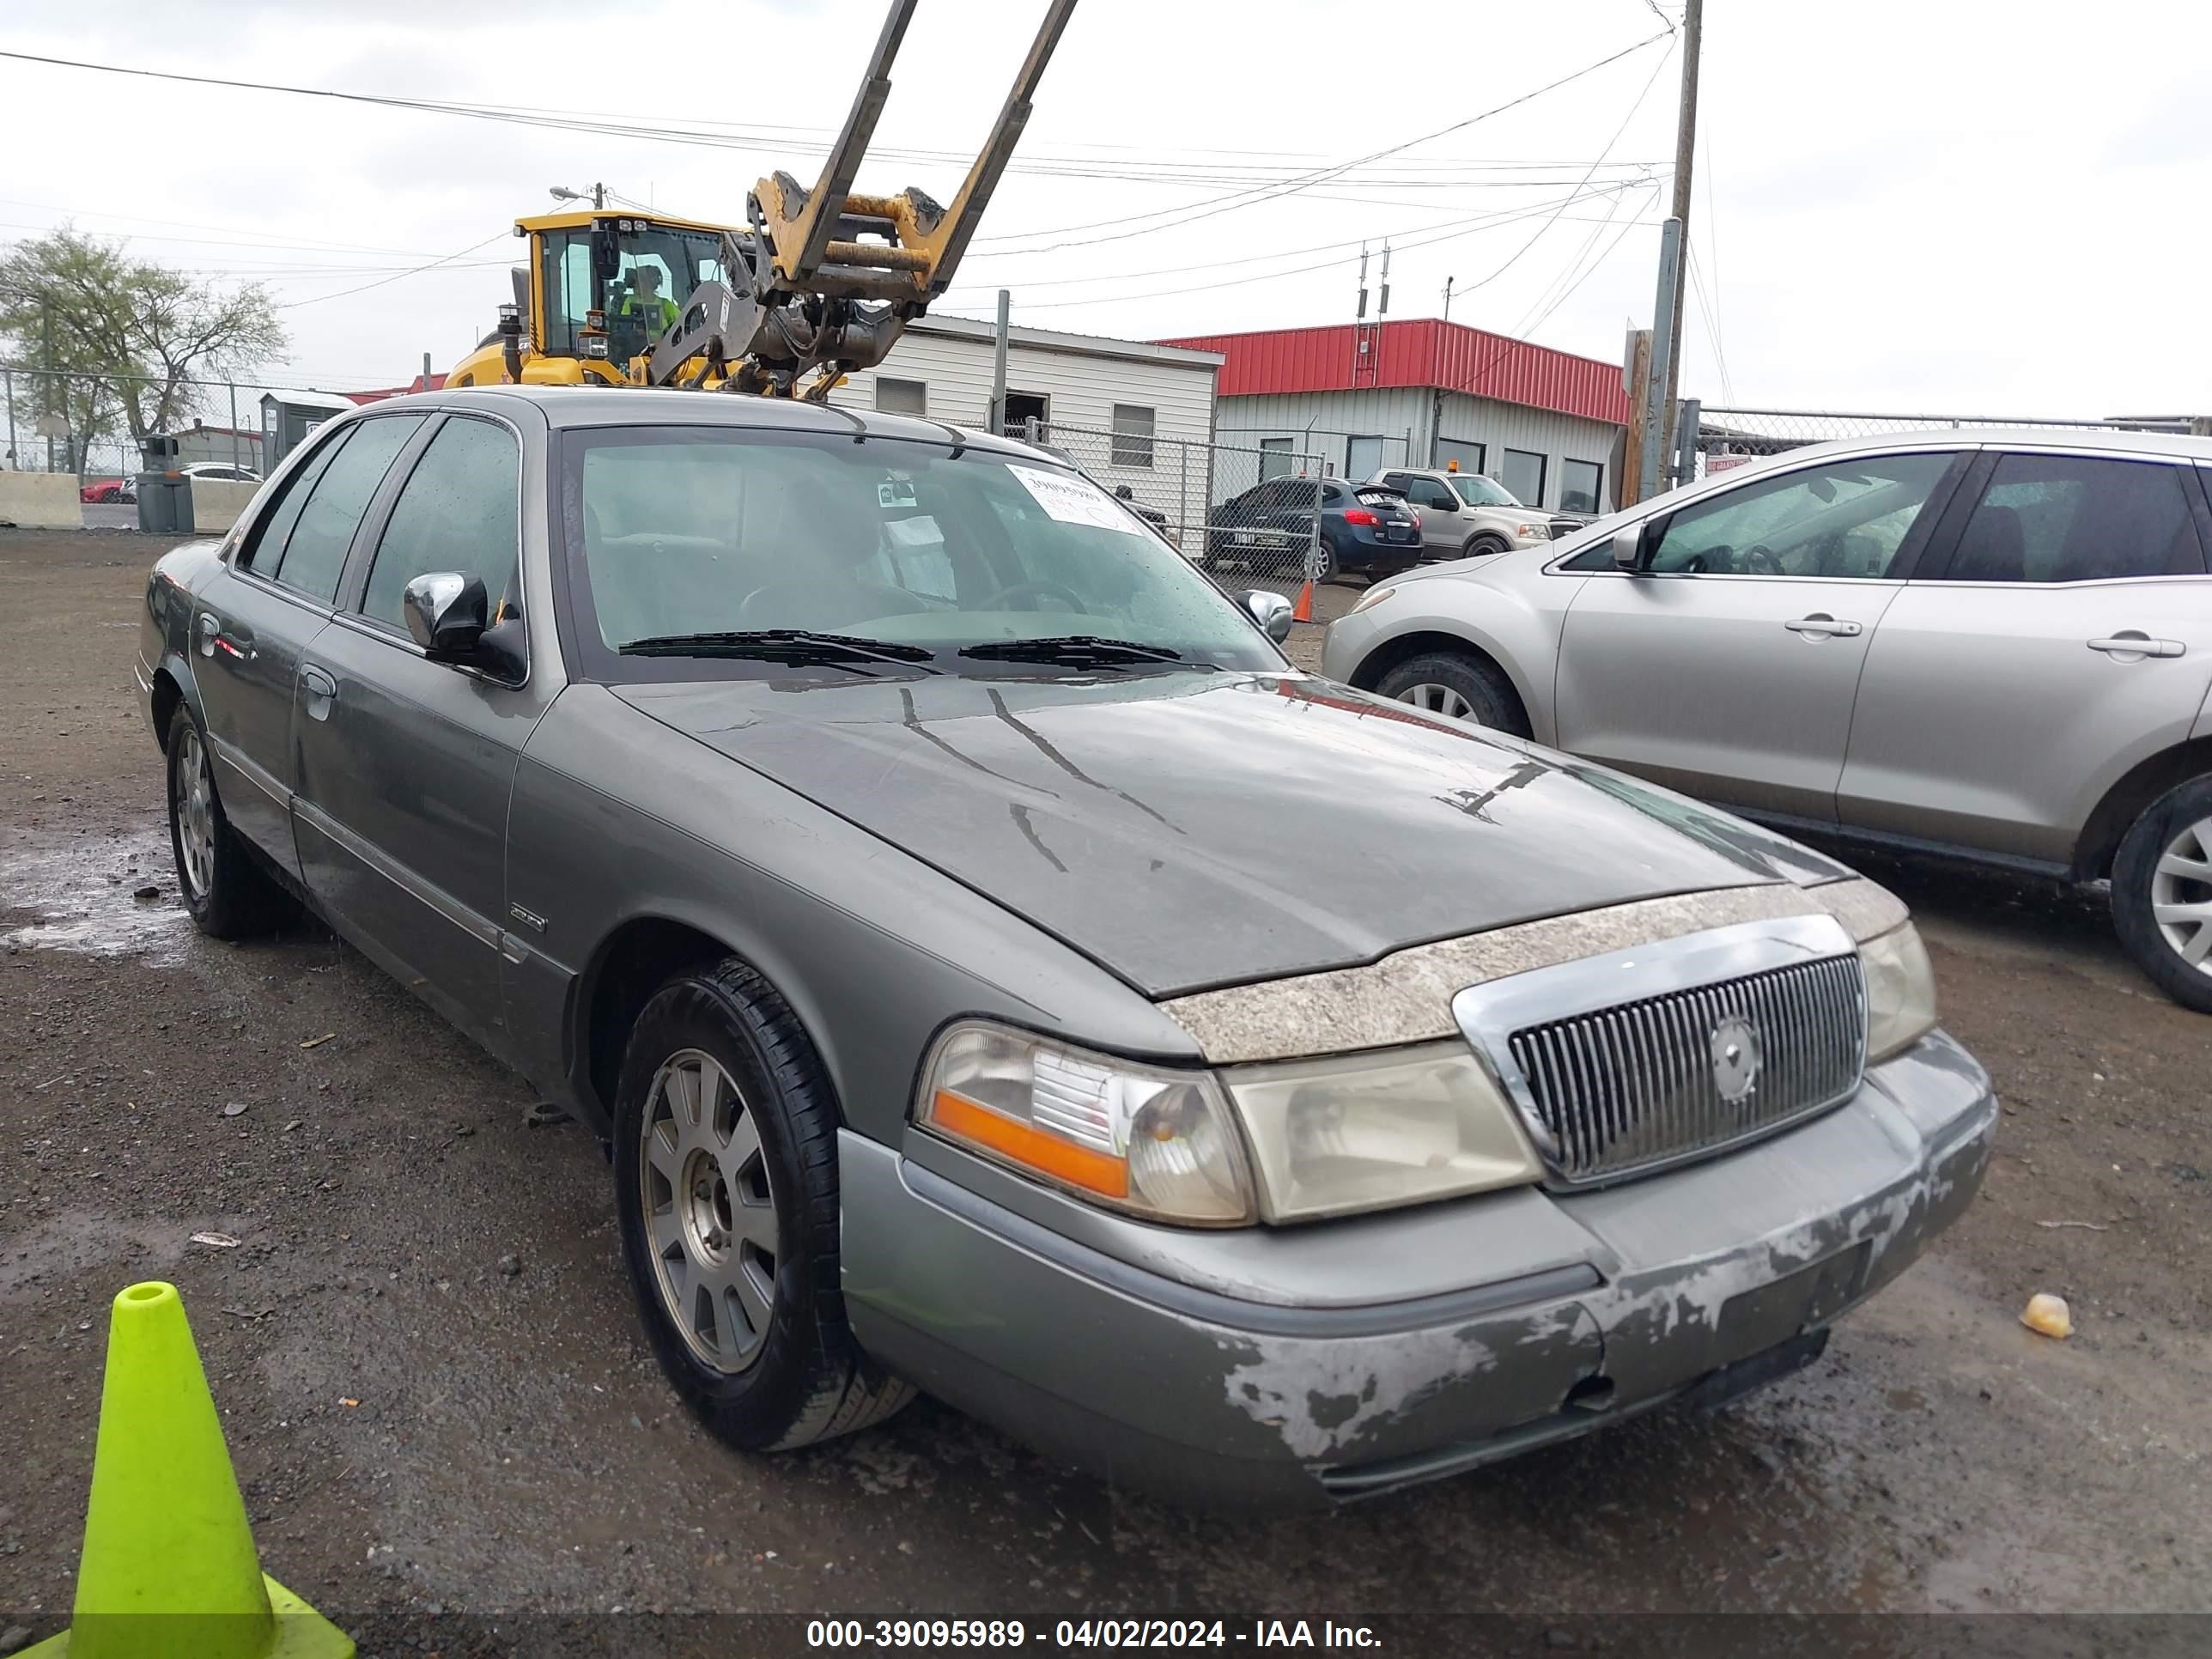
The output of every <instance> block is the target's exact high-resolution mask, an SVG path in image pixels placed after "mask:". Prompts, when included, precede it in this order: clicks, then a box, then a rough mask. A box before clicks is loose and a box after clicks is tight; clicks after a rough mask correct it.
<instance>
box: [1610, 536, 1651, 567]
mask: <svg viewBox="0 0 2212 1659" xmlns="http://www.w3.org/2000/svg"><path fill="white" fill-rule="evenodd" d="M1613 564H1614V565H1615V566H1616V567H1617V568H1620V569H1621V570H1624V571H1626V572H1627V573H1628V574H1630V575H1634V574H1636V573H1637V572H1638V571H1639V570H1641V569H1643V568H1644V526H1642V525H1640V524H1632V525H1630V526H1628V527H1627V528H1626V529H1625V530H1616V531H1614V532H1613Z"/></svg>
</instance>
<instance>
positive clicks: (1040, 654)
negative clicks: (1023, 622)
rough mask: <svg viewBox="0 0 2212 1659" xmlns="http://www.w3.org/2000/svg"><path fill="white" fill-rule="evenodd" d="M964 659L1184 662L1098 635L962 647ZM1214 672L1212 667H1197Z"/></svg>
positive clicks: (1076, 664) (1157, 649) (1068, 664)
mask: <svg viewBox="0 0 2212 1659" xmlns="http://www.w3.org/2000/svg"><path fill="white" fill-rule="evenodd" d="M960 654H961V655H962V656H963V657H974V658H976V659H980V660H982V661H986V662H1042V663H1053V664H1055V665H1059V666H1061V667H1065V668H1118V667H1126V666H1127V665H1130V664H1132V663H1145V662H1181V661H1182V659H1183V655H1182V652H1180V651H1170V649H1168V647H1166V646H1164V645H1143V644H1139V642H1138V641H1135V640H1109V639H1105V638H1102V637H1101V636H1100V635H1097V634H1061V635H1054V636H1052V637H1050V638H1047V639H1041V640H987V641H984V642H983V643H982V644H981V645H969V646H963V647H961V651H960ZM1193 666H1194V667H1206V668H1210V667H1212V664H1211V663H1204V664H1193Z"/></svg>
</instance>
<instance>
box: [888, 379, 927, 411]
mask: <svg viewBox="0 0 2212 1659" xmlns="http://www.w3.org/2000/svg"><path fill="white" fill-rule="evenodd" d="M876 409H877V410H878V413H881V414H884V415H927V414H928V413H929V385H928V382H927V381H925V380H889V379H887V378H885V377H884V376H883V375H881V374H878V376H876Z"/></svg>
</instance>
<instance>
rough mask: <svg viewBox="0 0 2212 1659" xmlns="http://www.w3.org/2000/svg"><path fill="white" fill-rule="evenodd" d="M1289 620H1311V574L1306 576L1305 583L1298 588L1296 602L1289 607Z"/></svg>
mask: <svg viewBox="0 0 2212 1659" xmlns="http://www.w3.org/2000/svg"><path fill="white" fill-rule="evenodd" d="M1312 620H1313V578H1312V577H1311V576H1309V577H1307V578H1306V585H1305V586H1304V587H1301V588H1300V589H1298V602H1297V604H1296V605H1292V606H1291V621H1292V622H1311V621H1312Z"/></svg>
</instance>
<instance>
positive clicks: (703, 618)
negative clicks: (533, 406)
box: [563, 427, 1315, 679]
mask: <svg viewBox="0 0 2212 1659" xmlns="http://www.w3.org/2000/svg"><path fill="white" fill-rule="evenodd" d="M563 488H564V517H565V521H566V526H567V533H568V542H569V547H570V560H569V568H570V571H571V584H572V586H571V592H572V595H574V596H575V598H576V610H577V612H578V621H579V631H580V634H581V635H582V638H581V640H580V646H581V647H582V648H583V649H584V651H585V653H586V657H587V658H590V659H592V660H593V662H594V669H593V671H594V672H596V673H598V674H599V676H600V677H601V678H615V679H623V678H628V679H647V678H685V677H690V678H698V677H702V676H703V677H715V676H721V677H728V676H732V675H747V674H750V675H756V676H757V675H775V676H783V677H788V676H790V675H791V674H793V671H794V669H793V665H791V664H789V663H788V662H785V663H782V664H781V665H779V664H778V663H777V662H775V661H772V660H769V661H764V660H761V659H759V658H758V657H757V655H756V656H752V657H748V656H746V655H745V654H744V646H743V645H742V643H733V641H742V640H743V638H744V636H747V635H750V636H753V637H754V638H755V639H757V638H758V637H759V636H760V635H763V633H765V632H768V631H769V630H776V629H802V630H808V631H811V632H816V633H834V634H837V635H844V636H847V637H848V638H856V639H859V640H863V641H877V642H881V643H882V644H883V645H884V646H885V647H889V648H890V651H891V652H892V653H894V655H895V656H896V657H898V658H900V659H910V660H911V661H913V662H914V663H915V664H917V665H927V671H935V672H958V673H970V674H979V675H980V674H1006V673H1009V672H1012V673H1035V672H1038V671H1054V670H1053V665H1052V664H1051V663H1050V662H1049V661H1048V660H1045V659H1036V660H1032V659H1025V658H1023V657H1021V656H1020V655H1019V654H1018V653H1019V647H1020V645H1021V643H1022V642H1024V641H1038V640H1066V639H1067V638H1068V637H1069V636H1072V635H1079V636H1086V637H1092V638H1102V639H1105V640H1109V641H1120V642H1122V643H1123V645H1125V646H1128V647H1135V652H1134V653H1129V652H1126V651H1125V652H1124V653H1123V656H1122V658H1117V659H1115V660H1114V661H1113V662H1112V663H1111V664H1110V665H1111V666H1115V667H1121V666H1137V667H1143V666H1152V665H1156V663H1157V661H1159V660H1169V661H1172V660H1175V659H1182V660H1186V661H1191V662H1200V663H1210V664H1214V665H1219V666H1224V667H1235V668H1245V669H1272V668H1276V667H1279V666H1280V659H1279V656H1278V655H1277V654H1276V653H1274V651H1273V647H1271V646H1270V645H1268V643H1267V641H1266V640H1265V639H1264V638H1263V637H1262V636H1261V635H1259V634H1258V632H1257V631H1256V630H1255V629H1254V628H1253V627H1252V626H1251V624H1250V623H1249V621H1248V620H1247V619H1246V618H1245V617H1244V615H1243V612H1242V611H1240V610H1239V609H1238V608H1237V606H1236V605H1235V604H1234V603H1233V602H1231V600H1230V599H1227V598H1226V597H1225V595H1224V594H1223V593H1222V592H1220V590H1219V589H1218V588H1216V587H1215V586H1213V585H1212V583H1211V582H1209V581H1207V580H1206V578H1205V577H1204V576H1202V575H1200V574H1198V573H1197V572H1196V571H1195V570H1194V569H1193V568H1191V566H1190V564H1189V562H1188V561H1187V560H1185V559H1184V558H1183V557H1182V556H1181V555H1179V554H1178V553H1176V551H1175V550H1174V549H1173V548H1171V547H1169V546H1168V545H1167V544H1164V542H1162V541H1161V540H1160V539H1159V538H1158V536H1156V535H1155V534H1153V533H1152V531H1151V529H1150V528H1149V527H1148V526H1146V524H1145V523H1144V521H1143V520H1141V519H1139V518H1138V517H1137V516H1136V515H1135V514H1134V513H1131V512H1130V511H1129V510H1128V509H1127V507H1126V506H1124V505H1123V504H1122V503H1121V502H1120V501H1116V500H1115V499H1114V498H1113V497H1112V496H1111V495H1108V494H1107V493H1106V492H1105V491H1104V490H1103V489H1100V488H1099V487H1098V486H1097V484H1095V483H1092V482H1091V481H1090V480H1089V479H1087V478H1085V477H1082V476H1081V475H1080V474H1079V473H1076V472H1073V471H1068V470H1066V469H1063V468H1059V467H1053V466H1048V465H1038V464H1036V463H1034V462H1031V461H1027V460H1023V459H1016V458H1011V457H1002V456H998V455H994V454H988V453H980V452H976V451H969V452H968V453H965V454H963V455H960V456H958V457H957V458H955V457H953V456H951V455H950V454H948V453H946V452H945V449H944V448H943V447H933V446H929V445H924V444H918V443H908V442H904V441H898V440H894V439H887V438H871V439H868V440H866V441H863V442H859V443H855V442H854V441H852V440H851V439H850V438H845V439H842V441H833V440H831V439H829V438H828V437H823V436H816V435H811V434H810V435H801V434H795V433H763V432H757V431H734V432H733V431H729V430H726V429H720V428H665V427H651V428H610V429H605V430H595V431H591V432H584V433H578V434H576V435H573V436H572V438H571V440H570V441H569V446H568V453H567V456H566V466H565V471H564V479H563ZM1270 488H1271V489H1272V488H1273V486H1270ZM1304 489H1305V491H1306V499H1307V501H1308V503H1309V505H1310V502H1311V500H1312V495H1313V491H1314V489H1315V485H1314V484H1312V483H1308V484H1306V485H1305V486H1304ZM579 577H580V580H578V578H579ZM708 635H720V636H722V638H721V640H720V643H719V644H716V643H715V642H714V641H711V640H707V641H702V637H701V636H708ZM686 641H689V643H687V642H686ZM977 647H981V648H983V650H984V652H985V654H984V655H982V656H981V657H971V656H965V655H963V652H967V651H969V650H970V649H972V648H977ZM1008 650H1012V651H1014V652H1015V653H1016V654H1015V655H1014V656H1012V657H1011V658H1010V657H1008V656H1007V655H1006V654H1005V653H1006V652H1007V651H1008ZM1155 652H1156V653H1168V652H1172V653H1176V657H1175V658H1174V659H1169V658H1164V657H1163V658H1157V659H1155V658H1152V657H1149V656H1148V655H1147V654H1146V653H1155ZM787 654H788V653H787ZM1047 655H1048V657H1049V653H1047ZM860 660H861V667H862V668H863V670H864V671H869V672H882V671H892V672H896V671H901V666H902V665H901V661H897V660H894V661H889V662H885V661H876V660H872V659H866V658H865V657H863V658H862V659H860ZM1094 666H1095V665H1094ZM811 669H812V671H817V672H822V671H827V672H830V673H834V674H839V675H843V674H845V673H847V672H848V671H846V670H842V669H839V668H837V667H836V666H834V665H832V666H830V667H829V668H827V669H826V670H825V669H823V667H822V666H821V665H818V664H817V665H811ZM906 671H925V670H924V669H923V668H921V667H915V668H909V669H907V670H906ZM1060 671H1066V670H1065V669H1062V670H1060Z"/></svg>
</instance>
